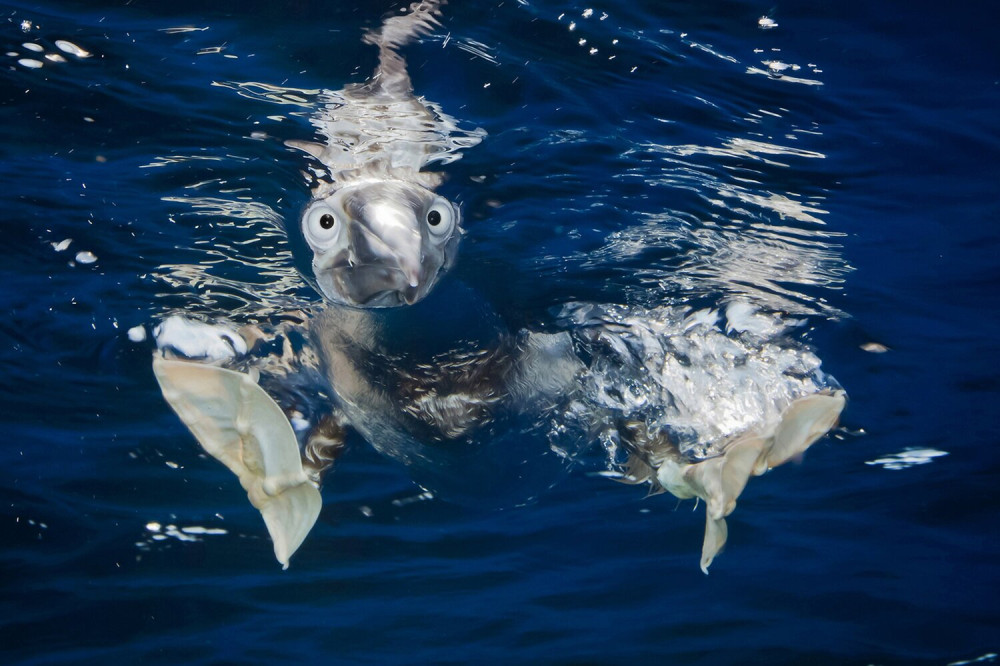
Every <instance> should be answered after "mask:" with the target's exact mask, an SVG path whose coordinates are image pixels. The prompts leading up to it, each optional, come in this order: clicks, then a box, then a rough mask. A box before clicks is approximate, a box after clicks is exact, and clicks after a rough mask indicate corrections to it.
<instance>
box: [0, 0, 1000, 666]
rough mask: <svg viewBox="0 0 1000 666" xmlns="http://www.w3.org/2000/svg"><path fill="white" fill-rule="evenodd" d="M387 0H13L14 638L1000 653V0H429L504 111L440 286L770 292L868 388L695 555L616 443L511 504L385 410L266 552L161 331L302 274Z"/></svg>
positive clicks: (542, 320)
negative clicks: (313, 185)
mask: <svg viewBox="0 0 1000 666" xmlns="http://www.w3.org/2000/svg"><path fill="white" fill-rule="evenodd" d="M398 7H399V5H398V3H397V4H396V5H393V4H391V3H388V2H382V1H380V2H374V3H366V2H353V3H352V2H342V3H319V2H308V1H304V0H301V1H296V2H290V3H253V2H251V3H245V2H244V3H235V2H232V3H229V2H219V3H192V2H186V1H184V0H180V1H177V2H171V3H151V2H122V3H96V2H74V1H63V2H58V3H57V2H48V3H9V2H8V3H4V4H3V5H0V17H2V18H3V21H2V22H0V35H2V39H3V48H2V53H0V57H2V58H3V61H2V63H0V64H2V75H0V99H2V106H0V118H2V122H0V182H2V183H3V185H2V188H0V200H2V206H0V211H2V212H0V216H2V217H0V219H2V221H3V229H4V232H5V233H4V238H5V242H4V243H2V244H0V253H2V257H3V260H2V261H0V275H2V282H0V313H2V315H3V316H2V317H0V359H2V367H3V375H2V376H3V381H2V383H0V391H2V393H0V397H2V400H0V424H2V432H3V433H4V438H3V441H4V443H3V446H2V447H0V500H2V501H0V590H2V595H0V609H2V613H0V658H2V660H3V661H4V663H24V664H57V663H91V662H98V661H100V662H106V661H108V660H115V661H119V662H124V663H134V662H140V661H141V662H144V663H159V662H171V663H176V662H184V663H283V662H290V661H292V660H296V661H300V662H307V663H313V662H323V663H331V662H332V663H355V662H366V663H508V662H510V661H512V660H519V661H523V662H528V663H546V664H547V663H565V664H580V663H595V664H596V663H616V664H620V663H628V662H631V661H635V662H638V663H667V664H750V663H753V664H942V665H944V664H955V663H968V662H970V661H974V662H978V663H992V662H993V661H994V660H995V659H996V654H995V653H998V652H1000V638H998V637H1000V630H998V629H1000V602H998V600H997V590H998V589H1000V565H998V555H1000V534H998V525H1000V521H998V519H1000V511H998V509H1000V499H998V494H997V490H996V489H997V485H998V481H1000V453H998V452H997V449H996V447H995V444H996V442H997V436H996V434H995V433H994V431H993V428H992V425H993V422H994V413H993V407H992V405H993V401H994V400H996V398H997V394H998V392H1000V382H998V380H997V378H996V371H997V360H996V359H997V357H998V352H1000V344H998V338H1000V334H998V329H1000V317H998V307H997V300H996V296H995V294H996V289H997V286H998V284H1000V270H998V268H1000V261H998V259H997V256H998V246H1000V243H998V240H1000V232H998V223H1000V204H998V203H997V188H998V184H1000V169H998V167H997V163H998V160H1000V122H998V119H997V118H998V116H997V109H998V108H1000V50H998V48H997V45H996V43H995V39H994V37H993V35H992V32H993V30H992V25H991V23H990V21H989V19H988V17H989V16H990V10H991V9H992V7H991V6H989V5H987V4H986V3H982V2H980V3H975V2H973V3H965V4H959V5H954V6H947V7H941V6H939V5H936V4H935V5H932V4H930V3H917V4H914V3H901V2H890V3H859V2H848V3H822V4H820V3H799V4H781V3H779V4H772V3H768V4H755V3H750V2H703V3H681V2H651V1H645V2H642V1H638V0H631V1H629V2H619V3H606V4H605V5H599V4H587V3H583V4H580V3H567V2H548V1H542V0H519V1H514V0H505V1H504V2H458V1H454V2H452V3H451V4H449V5H448V6H446V7H445V11H444V17H443V23H444V25H443V26H442V27H441V28H440V29H439V30H437V31H435V33H434V34H432V35H430V36H428V37H426V38H425V39H423V40H422V41H421V42H420V43H418V44H414V45H411V46H408V47H406V49H405V50H404V55H405V56H406V59H407V61H408V63H409V67H410V71H411V75H412V77H413V81H414V86H415V89H416V91H417V93H418V94H420V95H423V96H425V97H426V98H427V99H429V100H433V101H434V102H436V103H438V104H440V105H441V107H442V108H443V109H444V110H445V111H446V112H447V113H448V114H450V115H451V116H453V117H455V118H456V119H458V121H459V122H460V123H461V125H462V127H464V128H466V129H468V130H474V129H482V130H483V131H484V132H485V136H484V137H483V140H482V142H481V143H480V144H479V145H478V146H475V147H472V148H470V149H468V150H465V151H463V156H462V158H461V159H460V160H458V161H456V162H454V163H451V164H447V165H444V166H442V167H441V171H443V172H445V173H446V174H447V175H448V181H447V182H446V183H445V185H444V186H443V187H442V188H441V192H442V193H444V194H446V195H447V196H449V197H450V198H453V199H455V200H457V201H459V202H460V203H461V205H462V208H463V211H464V215H465V218H466V219H465V223H464V226H465V228H466V236H465V238H464V239H463V245H462V249H461V255H460V259H459V261H458V263H457V264H456V266H455V268H454V269H453V272H452V275H451V276H449V277H450V279H453V280H454V281H455V283H461V284H464V285H467V286H468V287H469V288H470V289H472V290H473V292H474V293H475V294H477V295H478V298H481V299H482V300H483V301H484V302H486V303H488V304H489V306H490V307H491V308H492V309H493V310H495V311H496V312H497V313H499V315H500V316H501V318H502V319H503V320H504V321H505V322H507V323H508V325H510V326H511V327H512V328H531V329H539V330H548V329H551V327H553V326H555V325H556V322H557V320H558V319H559V316H560V315H559V313H560V312H564V310H562V309H563V308H565V306H566V304H569V303H600V304H603V305H605V306H607V307H608V308H611V309H614V308H618V310H616V311H619V312H627V313H628V314H629V316H631V317H633V320H635V319H636V318H638V319H639V320H641V321H643V322H647V323H649V322H651V323H650V324H649V325H650V326H653V324H656V325H660V324H662V323H663V322H666V321H669V320H670V317H671V316H673V315H669V316H668V314H669V313H677V312H684V313H691V312H695V311H700V310H725V308H726V307H727V305H728V304H731V303H734V302H738V303H748V304H753V306H754V307H758V308H762V309H763V310H766V311H767V312H769V313H772V314H773V315H774V316H780V318H781V320H782V321H783V322H785V323H786V324H789V325H791V324H792V323H793V324H794V325H792V326H791V331H790V333H789V334H788V338H787V339H788V342H787V345H788V348H790V349H795V350H808V353H810V354H813V355H815V358H817V359H821V361H822V368H823V370H824V372H826V373H828V374H829V375H830V376H832V377H835V378H836V382H838V383H839V384H840V385H841V386H843V387H844V388H845V389H846V390H847V391H848V394H849V396H850V400H849V403H848V406H847V409H846V411H845V412H844V415H843V418H842V420H841V426H840V427H839V428H838V429H837V430H836V431H834V432H833V433H832V435H831V436H830V437H828V438H826V439H823V440H821V441H820V442H818V443H817V444H816V445H814V446H813V447H812V448H811V449H810V450H809V451H808V452H807V454H806V455H805V457H804V459H803V460H802V461H801V462H799V463H796V464H789V465H785V466H783V467H781V468H779V469H776V470H774V471H773V472H771V473H769V474H768V475H766V477H764V478H763V479H760V480H755V481H753V482H752V483H751V484H750V485H749V486H748V488H747V490H746V492H745V493H744V495H743V496H742V497H741V499H740V508H739V510H738V511H737V512H736V513H734V514H733V516H732V517H731V519H730V520H729V542H728V545H727V547H726V550H725V552H724V553H723V554H722V555H721V556H720V557H719V558H718V559H717V561H716V562H715V563H714V564H713V565H712V569H711V574H710V575H709V576H705V575H704V574H702V573H701V572H700V571H699V569H698V551H699V548H700V543H701V537H702V530H703V525H704V519H703V514H702V511H701V509H700V508H699V509H698V510H692V509H693V503H691V502H686V503H679V502H677V501H676V500H675V499H673V498H672V497H670V496H668V495H658V496H651V497H647V496H646V490H645V489H644V488H642V487H636V486H628V485H622V484H617V483H614V482H612V481H610V480H608V479H607V478H604V476H603V475H601V474H597V473H594V471H595V469H599V465H597V464H593V463H595V461H594V460H591V459H587V460H581V461H579V463H578V464H574V465H571V466H569V467H568V469H567V470H566V473H565V475H564V477H563V478H561V479H560V480H559V482H558V483H557V484H555V485H554V486H553V487H552V488H551V489H549V490H548V491H547V492H544V493H542V494H540V496H539V497H537V498H536V499H534V500H533V501H531V502H527V503H514V504H507V505H505V506H502V507H500V508H497V507H489V506H481V505H479V504H477V503H464V502H456V501H449V500H447V499H444V498H441V497H438V496H437V495H436V494H435V493H433V492H431V493H427V492H425V491H424V490H423V489H422V488H421V487H419V486H418V485H416V484H415V482H414V479H413V477H412V475H411V474H410V473H409V470H407V469H406V467H405V466H402V465H399V464H397V463H395V462H394V461H392V460H388V459H386V458H385V457H383V456H381V455H379V453H378V452H376V451H375V450H373V449H372V448H371V447H369V446H367V445H366V444H365V443H364V442H362V441H360V438H355V439H354V440H352V441H351V442H349V444H350V447H349V450H348V452H347V453H346V454H345V455H344V457H343V458H342V459H341V460H339V461H338V462H337V465H336V467H335V469H334V472H333V473H332V475H331V476H330V477H328V479H327V482H326V483H325V486H324V489H323V498H324V508H323V513H322V514H321V517H320V519H319V523H318V524H317V525H316V527H315V528H314V530H313V532H312V534H311V535H310V536H309V538H308V539H307V541H306V542H305V544H304V545H303V547H302V549H301V550H300V551H299V552H298V553H297V554H296V555H295V557H294V559H293V561H292V566H291V568H290V569H288V570H287V571H281V569H280V567H279V566H278V565H277V564H276V563H275V561H274V557H273V553H272V550H271V544H270V541H269V540H268V537H267V533H266V531H265V529H264V527H263V524H262V523H261V520H260V516H259V514H258V513H257V512H256V511H255V510H254V509H253V508H252V507H251V506H250V505H249V503H248V502H247V501H246V495H245V493H244V492H243V491H242V490H241V489H240V487H239V485H238V483H237V482H236V480H235V478H234V477H233V476H232V475H231V474H230V473H229V472H228V471H227V470H226V469H225V468H223V467H222V466H221V465H219V464H218V463H217V462H216V461H214V460H212V459H211V458H209V457H207V456H206V455H205V454H204V453H203V452H202V451H201V449H200V448H199V447H198V445H197V443H196V442H195V440H194V439H193V438H192V437H191V436H190V434H189V433H188V432H187V430H186V429H185V428H184V426H183V425H182V424H181V423H180V422H179V421H178V420H177V418H176V416H175V415H174V414H173V413H172V412H171V410H170V408H169V407H168V405H167V404H166V403H165V402H164V400H163V398H162V397H161V395H160V391H159V389H158V387H157V384H156V381H155V379H154V377H153V374H152V370H151V367H150V360H151V358H152V353H153V342H152V341H151V333H152V328H153V327H154V326H155V325H156V324H157V323H158V322H159V321H161V320H162V319H163V318H164V317H165V316H167V315H168V314H175V313H186V314H187V315H189V316H192V317H201V318H205V319H213V320H214V319H217V318H220V317H224V318H227V319H229V320H232V321H237V322H245V321H253V320H256V319H257V318H261V317H265V316H269V315H273V314H275V313H278V312H280V311H282V310H286V309H289V308H291V307H294V306H296V305H303V304H306V305H309V304H316V303H318V301H319V297H318V296H317V295H316V293H315V292H314V291H313V289H312V287H311V286H310V285H309V284H308V282H307V281H306V280H304V279H302V277H301V275H300V272H301V270H302V269H303V268H304V265H303V261H302V256H301V252H300V249H299V248H298V247H297V246H296V243H297V242H298V243H300V241H297V240H296V239H295V238H294V237H289V236H288V234H287V233H286V229H294V228H295V225H294V224H291V225H287V224H286V223H287V222H288V221H294V220H296V219H297V215H298V212H299V211H300V210H301V208H302V206H303V205H304V204H305V203H306V202H307V201H308V199H309V185H308V182H307V179H306V178H305V177H304V176H303V171H306V170H307V169H308V164H309V163H308V160H307V159H306V158H305V156H304V155H303V154H301V153H299V152H297V151H293V150H290V149H288V148H286V147H285V145H284V144H283V142H284V141H285V140H289V139H300V140H302V139H309V138H310V137H312V136H313V128H312V127H311V125H310V124H309V110H310V103H311V101H310V100H312V99H313V97H314V96H315V95H316V93H317V91H319V90H322V89H340V88H342V87H343V86H345V85H346V84H348V83H351V82H359V81H363V80H364V79H365V78H366V77H367V76H368V75H369V73H370V72H371V71H372V69H373V67H374V65H375V62H376V56H375V52H374V49H372V48H371V47H370V46H366V45H364V44H363V43H362V41H361V35H362V33H363V32H364V30H366V29H370V28H373V27H375V26H377V25H378V24H379V22H380V21H381V19H382V17H383V16H384V15H385V14H386V13H388V12H395V11H398ZM762 17H766V18H768V19H770V21H763V22H762V21H761V19H762ZM441 293H442V294H447V293H449V292H448V291H447V290H442V292H441ZM623 316H624V315H623ZM140 333H141V334H142V336H144V337H142V336H140ZM140 338H141V339H140ZM706 396H707V394H706ZM715 399H717V400H720V401H721V400H723V398H722V397H716V398H715ZM705 402H706V404H707V403H710V402H711V400H710V399H709V398H708V397H705ZM701 427H708V426H701ZM597 457H598V458H599V457H600V456H599V455H598V456H597ZM443 472H445V473H450V472H453V473H454V474H455V475H461V473H462V470H460V469H455V470H443Z"/></svg>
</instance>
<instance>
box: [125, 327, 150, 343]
mask: <svg viewBox="0 0 1000 666" xmlns="http://www.w3.org/2000/svg"><path fill="white" fill-rule="evenodd" d="M128 339H129V340H131V341H132V342H142V341H144V340H145V339H146V327H145V326H143V325H142V324H140V325H138V326H133V327H132V328H130V329H128Z"/></svg>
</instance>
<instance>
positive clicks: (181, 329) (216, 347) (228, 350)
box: [153, 315, 247, 361]
mask: <svg viewBox="0 0 1000 666" xmlns="http://www.w3.org/2000/svg"><path fill="white" fill-rule="evenodd" d="M153 335H154V337H155V338H156V347H157V348H158V349H160V350H165V349H170V350H172V351H173V352H175V353H178V354H180V355H181V356H185V357H187V358H195V359H205V360H210V361H223V360H226V359H230V358H234V357H236V356H242V355H243V354H246V353H247V343H246V341H244V340H243V338H241V337H240V336H239V334H238V333H236V331H234V330H232V329H230V328H228V327H226V326H223V325H221V324H206V323H205V322H201V321H196V320H193V319H187V318H186V317H181V316H179V315H174V316H172V317H168V318H167V319H165V320H163V321H162V322H161V323H160V324H159V325H158V326H157V327H156V328H155V329H153Z"/></svg>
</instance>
